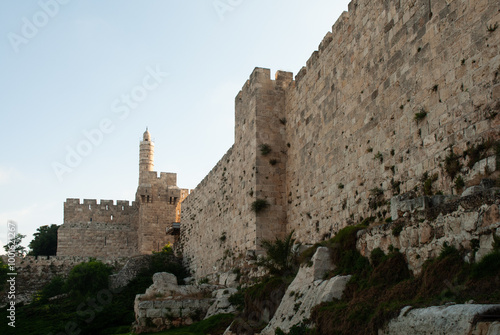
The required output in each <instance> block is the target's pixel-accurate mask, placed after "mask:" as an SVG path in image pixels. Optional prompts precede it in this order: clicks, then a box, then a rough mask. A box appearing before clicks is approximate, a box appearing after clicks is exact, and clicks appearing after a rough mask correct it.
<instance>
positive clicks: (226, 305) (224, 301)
mask: <svg viewBox="0 0 500 335" xmlns="http://www.w3.org/2000/svg"><path fill="white" fill-rule="evenodd" d="M236 292H238V290H237V289H235V288H224V289H220V290H217V291H214V292H213V293H212V297H213V298H215V301H214V302H213V304H212V305H211V306H210V308H209V309H208V311H207V314H206V315H205V319H208V318H209V317H211V316H214V315H217V314H223V313H234V312H236V308H235V307H234V306H233V305H231V303H230V302H229V297H231V296H232V295H233V294H235V293H236Z"/></svg>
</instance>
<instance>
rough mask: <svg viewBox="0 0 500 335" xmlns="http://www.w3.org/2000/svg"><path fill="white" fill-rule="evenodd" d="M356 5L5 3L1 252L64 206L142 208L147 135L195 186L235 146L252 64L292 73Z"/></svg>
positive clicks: (0, 41) (126, 0) (1, 25)
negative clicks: (239, 97)
mask: <svg viewBox="0 0 500 335" xmlns="http://www.w3.org/2000/svg"><path fill="white" fill-rule="evenodd" d="M348 2H349V1H347V0H342V1H328V0H317V1H305V0H304V1H299V0H296V1H290V0H288V1H285V0H272V1H269V0H251V1H250V0H190V1H186V0H184V1H181V0H175V1H174V0H145V1H144V0H142V1H139V0H134V1H132V0H119V1H118V0H107V1H102V0H100V1H98V0H40V1H32V0H4V1H1V2H0V37H1V38H0V97H1V99H0V125H1V131H0V141H1V143H2V145H1V148H2V154H1V156H0V189H1V193H0V223H1V224H0V244H1V245H4V244H5V243H6V233H7V221H8V220H14V221H16V222H17V223H18V225H19V232H20V233H22V234H25V235H28V237H27V238H26V239H25V241H24V242H25V243H24V244H27V243H29V241H31V239H32V235H33V233H34V232H35V230H36V228H37V227H39V226H41V225H46V224H62V221H63V202H64V200H65V199H66V198H80V199H83V198H88V199H113V200H120V199H123V200H130V201H132V200H134V195H135V190H136V187H137V181H138V156H139V152H138V151H139V141H140V139H141V137H142V133H143V132H144V130H145V128H146V126H148V127H149V130H150V132H151V134H152V136H153V140H155V148H156V149H155V170H157V171H164V172H176V173H177V177H178V185H179V186H180V187H182V188H195V187H196V185H197V184H198V183H199V182H200V181H201V180H202V179H203V177H204V176H205V175H206V174H207V173H208V172H209V171H210V169H211V168H212V167H213V166H214V165H215V163H216V162H217V161H218V160H219V159H220V158H221V157H222V155H223V154H224V153H225V152H226V151H227V149H229V147H230V146H231V145H232V143H233V140H234V129H233V128H234V98H235V96H236V94H237V93H238V91H239V90H240V89H241V87H242V86H243V84H244V83H245V81H246V80H247V79H248V77H249V75H250V74H251V72H252V70H253V68H254V67H266V68H270V69H271V72H272V73H273V74H274V72H275V71H277V70H285V71H291V72H293V73H294V75H295V74H296V73H297V72H298V71H299V70H300V68H301V67H302V66H303V65H305V63H306V61H307V59H308V58H309V56H310V55H311V53H312V52H313V51H314V50H316V49H317V46H318V45H319V43H320V42H321V40H322V39H323V36H324V35H325V34H326V33H327V31H329V30H331V27H332V25H333V24H334V23H335V21H336V20H337V18H338V17H339V15H340V14H341V13H342V11H346V10H347V4H348ZM42 7H45V9H43V8H42ZM151 73H153V74H154V73H156V74H154V75H153V76H152V75H151ZM166 74H168V75H166ZM127 96H129V99H130V101H128V102H127V101H126V99H127ZM127 104H129V105H127ZM129 106H131V107H133V109H132V108H130V107H129ZM100 126H101V127H102V128H103V130H106V131H107V133H102V134H103V136H102V137H100V136H98V135H97V133H96V132H93V133H92V130H93V129H98V128H99V127H100ZM85 132H90V133H92V134H94V136H95V137H93V141H94V143H93V144H91V146H90V147H88V146H87V145H86V143H89V142H88V141H87V139H86V135H85ZM72 150H74V151H75V152H78V150H80V153H85V154H86V156H83V155H80V156H81V159H80V160H78V159H75V157H70V160H69V161H67V159H68V153H69V152H71V151H72ZM68 162H69V163H68ZM70 165H71V166H70ZM63 166H65V167H63ZM54 167H56V168H57V169H58V170H57V171H58V173H56V172H55V168H54ZM70 169H71V171H70ZM58 174H59V176H58ZM2 227H3V228H2ZM2 251H3V249H2Z"/></svg>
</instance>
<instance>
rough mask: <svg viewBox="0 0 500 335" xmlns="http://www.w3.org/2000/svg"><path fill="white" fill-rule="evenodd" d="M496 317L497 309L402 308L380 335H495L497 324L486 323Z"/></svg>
mask: <svg viewBox="0 0 500 335" xmlns="http://www.w3.org/2000/svg"><path fill="white" fill-rule="evenodd" d="M499 315H500V305H451V306H437V307H436V306H435V307H428V308H419V309H411V307H405V308H403V309H402V310H401V312H400V314H399V316H398V317H397V318H396V319H393V320H392V321H390V322H389V324H388V325H387V327H386V328H385V329H383V330H381V331H379V335H400V334H405V335H449V334H453V335H498V334H500V332H499V330H500V324H499V323H498V322H493V321H492V320H491V319H490V320H488V319H489V316H496V319H498V316H499Z"/></svg>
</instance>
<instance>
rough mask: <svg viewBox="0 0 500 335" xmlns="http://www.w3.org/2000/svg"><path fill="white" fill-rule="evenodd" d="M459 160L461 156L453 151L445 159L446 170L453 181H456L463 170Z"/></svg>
mask: <svg viewBox="0 0 500 335" xmlns="http://www.w3.org/2000/svg"><path fill="white" fill-rule="evenodd" d="M459 158H460V156H458V155H456V154H455V153H454V152H453V151H451V152H450V153H449V155H448V156H446V158H445V159H444V169H445V171H446V173H447V174H448V176H449V177H450V178H451V179H455V176H456V175H457V174H458V173H459V172H460V170H461V169H462V164H461V163H460V161H459Z"/></svg>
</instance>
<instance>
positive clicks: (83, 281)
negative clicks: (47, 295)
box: [66, 260, 111, 296]
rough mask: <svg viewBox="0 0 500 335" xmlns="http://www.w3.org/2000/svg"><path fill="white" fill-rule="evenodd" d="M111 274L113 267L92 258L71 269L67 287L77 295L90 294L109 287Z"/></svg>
mask: <svg viewBox="0 0 500 335" xmlns="http://www.w3.org/2000/svg"><path fill="white" fill-rule="evenodd" d="M110 274H111V267H109V266H108V265H106V264H104V263H102V262H100V261H97V260H90V261H88V262H85V263H81V264H78V265H77V266H75V267H74V268H73V269H71V271H70V272H69V275H68V279H67V281H66V288H67V290H68V291H71V292H73V293H75V294H76V295H77V296H88V295H91V294H94V293H97V292H98V291H100V290H102V289H106V288H108V277H109V275H110Z"/></svg>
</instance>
